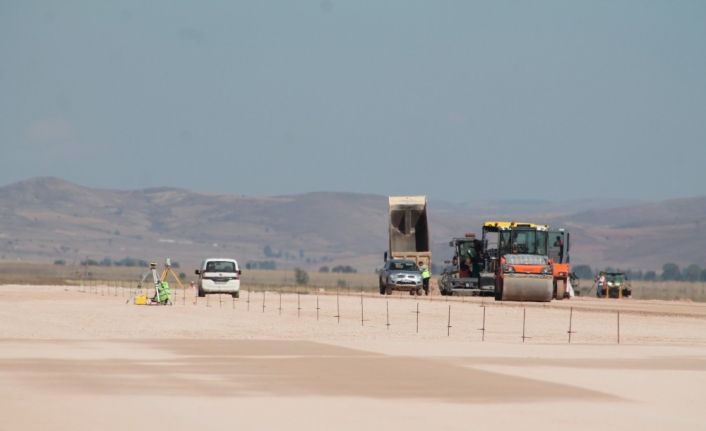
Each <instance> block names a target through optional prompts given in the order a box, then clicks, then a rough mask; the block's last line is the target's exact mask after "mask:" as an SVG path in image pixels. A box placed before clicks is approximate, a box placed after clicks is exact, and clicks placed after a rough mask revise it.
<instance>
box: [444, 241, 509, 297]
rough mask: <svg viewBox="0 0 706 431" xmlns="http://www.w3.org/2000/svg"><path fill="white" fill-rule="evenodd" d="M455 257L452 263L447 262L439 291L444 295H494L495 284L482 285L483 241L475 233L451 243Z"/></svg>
mask: <svg viewBox="0 0 706 431" xmlns="http://www.w3.org/2000/svg"><path fill="white" fill-rule="evenodd" d="M449 246H450V247H452V248H453V250H454V255H453V259H452V260H451V261H446V264H447V266H446V267H445V268H444V270H443V272H442V273H441V276H440V278H439V290H440V292H441V294H442V295H447V296H451V295H484V294H487V295H492V294H493V292H494V291H495V286H494V283H493V282H492V280H491V283H485V284H481V279H480V274H481V272H483V260H482V259H481V256H482V254H483V241H481V240H480V239H477V238H476V235H475V234H474V233H466V234H465V236H463V237H459V238H453V239H452V240H451V241H450V242H449Z"/></svg>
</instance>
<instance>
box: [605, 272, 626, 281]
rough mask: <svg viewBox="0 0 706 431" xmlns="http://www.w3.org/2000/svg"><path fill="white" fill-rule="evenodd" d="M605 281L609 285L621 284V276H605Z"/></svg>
mask: <svg viewBox="0 0 706 431" xmlns="http://www.w3.org/2000/svg"><path fill="white" fill-rule="evenodd" d="M605 279H606V281H609V282H611V283H622V282H623V274H606V276H605Z"/></svg>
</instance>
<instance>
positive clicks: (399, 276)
mask: <svg viewBox="0 0 706 431" xmlns="http://www.w3.org/2000/svg"><path fill="white" fill-rule="evenodd" d="M393 290H403V291H408V292H409V294H410V295H414V294H417V295H421V294H422V273H421V271H420V270H419V267H418V266H417V263H416V262H414V261H413V260H409V259H391V260H388V261H387V262H385V266H383V267H382V270H381V271H380V295H390V294H391V293H392V291H393Z"/></svg>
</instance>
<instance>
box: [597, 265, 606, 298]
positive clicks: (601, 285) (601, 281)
mask: <svg viewBox="0 0 706 431" xmlns="http://www.w3.org/2000/svg"><path fill="white" fill-rule="evenodd" d="M603 289H606V291H605V293H604V292H603ZM603 295H605V296H608V289H607V287H606V283H605V272H603V271H601V272H600V273H599V274H598V278H596V296H597V297H599V298H601V297H602V296H603Z"/></svg>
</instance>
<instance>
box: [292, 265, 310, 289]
mask: <svg viewBox="0 0 706 431" xmlns="http://www.w3.org/2000/svg"><path fill="white" fill-rule="evenodd" d="M294 281H296V282H297V284H298V285H300V286H303V285H306V284H309V274H308V273H307V272H306V271H304V270H303V269H301V268H294Z"/></svg>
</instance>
